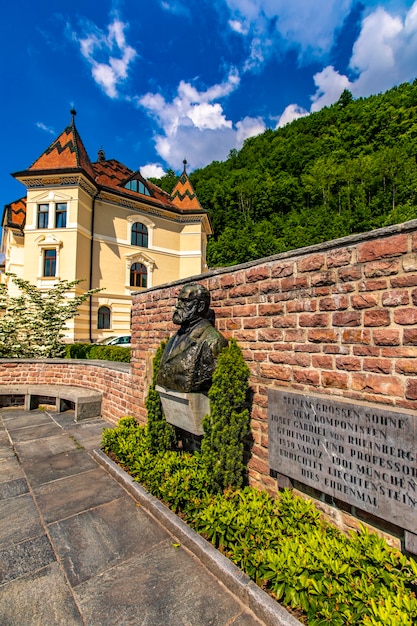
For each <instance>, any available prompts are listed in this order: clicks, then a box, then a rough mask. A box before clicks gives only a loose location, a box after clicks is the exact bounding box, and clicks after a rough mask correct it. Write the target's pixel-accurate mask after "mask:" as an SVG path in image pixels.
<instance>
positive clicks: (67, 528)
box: [0, 408, 262, 626]
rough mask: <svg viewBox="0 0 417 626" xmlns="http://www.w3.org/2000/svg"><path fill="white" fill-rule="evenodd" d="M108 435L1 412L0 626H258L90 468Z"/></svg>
mask: <svg viewBox="0 0 417 626" xmlns="http://www.w3.org/2000/svg"><path fill="white" fill-rule="evenodd" d="M106 426H108V424H106V422H104V421H103V420H101V419H93V420H88V421H84V422H78V423H75V422H74V414H73V412H72V411H67V412H65V413H61V414H57V413H54V412H52V411H51V412H49V411H39V410H38V411H31V412H30V413H29V412H25V411H23V410H21V409H19V408H13V409H3V410H1V411H0V624H1V626H37V625H39V626H57V625H61V624H62V625H65V626H79V625H81V624H82V625H90V626H110V625H114V626H124V625H128V624H129V625H132V626H138V625H143V626H165V625H173V626H181V625H184V626H209V625H214V626H226V625H230V626H231V625H234V626H236V625H239V626H255V625H258V626H259V624H261V623H262V622H260V621H258V620H257V619H256V617H255V616H254V615H253V613H251V612H250V611H249V610H248V609H247V607H245V606H244V605H243V604H242V603H241V602H240V601H239V600H238V599H237V598H236V597H235V596H233V595H232V594H231V593H229V591H228V590H227V589H226V588H225V586H224V585H223V584H222V583H220V582H219V581H218V580H217V579H216V578H215V577H214V576H213V575H212V574H211V573H210V572H209V571H208V570H207V569H206V568H205V567H204V565H203V564H202V563H201V562H200V561H199V560H197V559H196V558H195V557H194V556H193V555H192V554H191V553H190V552H189V551H188V550H187V549H185V548H184V547H183V546H182V545H180V546H178V545H177V540H176V539H175V538H174V537H173V536H172V535H170V534H169V532H167V531H166V530H165V529H164V528H163V527H162V526H161V525H160V524H158V523H157V522H156V521H155V520H154V519H153V518H152V517H151V516H150V515H149V514H148V513H147V512H146V511H145V510H144V509H143V508H142V507H140V506H139V505H138V503H137V502H136V501H135V500H134V499H133V498H132V497H131V496H130V495H128V493H127V492H126V491H125V490H124V489H123V487H122V486H121V485H120V484H119V483H118V482H116V480H114V478H112V477H111V476H110V475H109V474H108V473H107V472H106V471H105V469H103V467H101V466H100V465H98V464H97V462H96V461H95V460H94V458H93V457H92V455H91V451H92V450H93V449H94V448H99V446H100V441H101V432H102V429H103V427H106Z"/></svg>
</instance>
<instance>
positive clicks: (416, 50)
mask: <svg viewBox="0 0 417 626" xmlns="http://www.w3.org/2000/svg"><path fill="white" fill-rule="evenodd" d="M368 4H369V2H368ZM371 4H372V2H371ZM349 65H350V69H351V70H352V71H353V72H354V74H355V76H356V77H355V78H353V79H351V80H349V78H348V77H347V76H345V75H343V74H341V73H339V72H338V71H337V70H336V69H335V68H334V67H333V66H331V65H328V66H327V67H325V68H324V69H323V70H322V71H321V72H317V73H316V74H315V75H314V77H313V78H314V83H315V85H316V87H317V90H316V93H315V94H314V95H313V96H312V97H311V100H312V105H311V108H310V112H314V111H319V110H320V109H321V108H323V107H325V106H329V105H331V104H333V103H334V102H336V101H337V100H338V99H339V97H340V95H341V93H342V92H343V90H344V89H349V90H350V91H351V92H352V94H353V95H354V96H355V97H367V96H369V95H371V94H375V93H380V92H383V91H386V90H387V89H390V88H391V87H393V86H394V85H398V84H400V83H402V82H407V81H410V80H413V79H414V78H415V77H416V75H417V0H416V1H415V2H414V3H413V5H412V6H411V7H410V8H409V10H408V11H407V10H403V14H402V17H401V16H400V15H399V14H398V13H397V14H394V13H389V12H388V10H387V9H384V8H382V7H380V6H377V7H376V8H374V9H370V8H368V12H367V14H366V15H365V17H364V19H363V21H362V24H361V32H360V34H359V37H358V39H357V40H356V42H355V44H354V46H353V52H352V57H351V59H350V64H349ZM298 111H299V107H298V106H297V105H296V104H291V105H289V106H288V107H287V108H286V109H285V111H284V113H283V114H282V116H281V118H280V120H279V122H278V126H283V125H284V124H285V123H288V121H292V119H296V117H299V115H297V113H298ZM292 115H294V117H292V119H291V116H292Z"/></svg>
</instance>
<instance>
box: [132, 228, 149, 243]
mask: <svg viewBox="0 0 417 626" xmlns="http://www.w3.org/2000/svg"><path fill="white" fill-rule="evenodd" d="M131 243H132V246H141V247H142V248H147V247H148V229H147V228H146V226H145V224H142V223H141V222H135V223H134V224H132V239H131Z"/></svg>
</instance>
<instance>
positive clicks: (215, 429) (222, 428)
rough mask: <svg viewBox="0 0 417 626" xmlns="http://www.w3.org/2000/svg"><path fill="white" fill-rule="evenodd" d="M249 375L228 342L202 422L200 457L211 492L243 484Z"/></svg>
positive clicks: (248, 426)
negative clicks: (208, 411)
mask: <svg viewBox="0 0 417 626" xmlns="http://www.w3.org/2000/svg"><path fill="white" fill-rule="evenodd" d="M249 375H250V372H249V368H248V366H247V365H246V363H245V361H244V359H243V356H242V352H241V350H240V348H239V346H238V345H237V343H236V340H235V339H231V341H230V343H229V345H228V347H227V348H225V349H224V350H222V352H221V353H220V356H219V359H218V362H217V366H216V369H215V371H214V374H213V382H212V385H211V387H210V389H209V392H208V396H209V400H210V415H207V416H206V417H205V418H204V420H203V429H204V437H203V440H202V443H201V456H202V462H203V464H204V465H205V467H206V469H207V473H208V475H209V477H210V487H211V489H212V490H213V491H222V490H223V489H226V488H228V487H240V486H241V485H242V483H243V480H244V474H245V470H246V465H245V462H244V439H245V437H246V436H247V434H248V433H249V431H250V415H249V409H248V406H247V394H248V380H249Z"/></svg>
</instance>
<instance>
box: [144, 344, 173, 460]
mask: <svg viewBox="0 0 417 626" xmlns="http://www.w3.org/2000/svg"><path fill="white" fill-rule="evenodd" d="M165 346H166V341H163V342H162V343H161V345H160V346H159V348H158V349H157V351H156V353H155V357H154V360H153V371H152V383H151V385H150V387H149V392H148V395H147V397H146V400H145V406H146V409H147V411H148V435H149V452H151V453H157V452H164V451H166V450H170V449H171V448H172V446H173V443H174V441H175V430H174V428H173V427H172V426H171V424H168V422H167V421H166V419H165V416H164V412H163V409H162V403H161V399H160V397H159V393H158V392H157V391H156V389H155V385H156V378H157V376H158V371H159V366H160V364H161V358H162V353H163V351H164V348H165Z"/></svg>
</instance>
